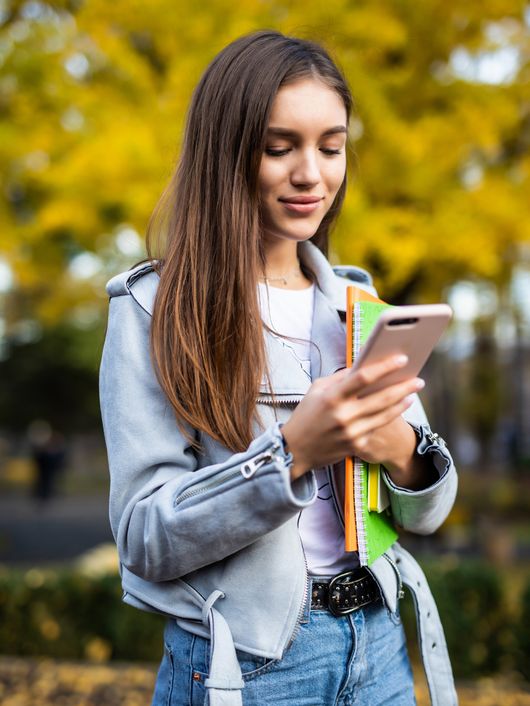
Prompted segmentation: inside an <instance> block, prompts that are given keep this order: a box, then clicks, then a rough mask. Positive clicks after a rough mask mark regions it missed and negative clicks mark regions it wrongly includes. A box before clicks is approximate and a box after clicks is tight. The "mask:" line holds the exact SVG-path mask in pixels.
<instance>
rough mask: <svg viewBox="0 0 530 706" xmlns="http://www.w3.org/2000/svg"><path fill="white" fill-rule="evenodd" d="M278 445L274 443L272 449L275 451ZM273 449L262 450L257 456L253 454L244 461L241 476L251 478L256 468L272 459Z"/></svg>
mask: <svg viewBox="0 0 530 706" xmlns="http://www.w3.org/2000/svg"><path fill="white" fill-rule="evenodd" d="M279 447H280V445H279V444H276V445H275V446H274V447H273V451H277V450H278V449H279ZM273 451H263V452H262V453H260V454H258V455H257V456H254V458H251V459H250V461H246V462H245V463H244V464H243V465H242V466H241V475H242V476H243V478H246V479H247V480H248V479H249V478H252V476H253V475H254V474H255V473H256V471H257V470H259V469H260V468H261V467H262V466H264V465H265V464H266V463H268V462H269V461H272V459H273V458H274V454H273Z"/></svg>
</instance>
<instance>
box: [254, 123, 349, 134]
mask: <svg viewBox="0 0 530 706" xmlns="http://www.w3.org/2000/svg"><path fill="white" fill-rule="evenodd" d="M267 132H268V133H269V135H275V136H277V137H300V133H299V132H297V131H296V130H289V129H288V128H285V127H270V128H269V129H268V130H267ZM343 132H345V133H347V132H348V131H347V129H346V127H344V125H335V127H330V128H329V129H328V130H324V132H323V133H322V134H321V137H325V136H326V135H337V134H339V133H343Z"/></svg>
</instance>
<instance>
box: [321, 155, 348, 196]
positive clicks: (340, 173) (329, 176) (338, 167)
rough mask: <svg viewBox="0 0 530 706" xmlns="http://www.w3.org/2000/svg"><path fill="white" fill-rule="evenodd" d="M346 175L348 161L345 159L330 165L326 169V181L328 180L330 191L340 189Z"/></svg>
mask: <svg viewBox="0 0 530 706" xmlns="http://www.w3.org/2000/svg"><path fill="white" fill-rule="evenodd" d="M345 176H346V161H345V160H341V163H340V164H334V165H330V167H329V169H328V170H327V171H326V182H327V185H328V189H329V191H330V192H334V193H336V192H337V191H338V190H339V189H340V187H341V184H342V182H343V181H344V177H345Z"/></svg>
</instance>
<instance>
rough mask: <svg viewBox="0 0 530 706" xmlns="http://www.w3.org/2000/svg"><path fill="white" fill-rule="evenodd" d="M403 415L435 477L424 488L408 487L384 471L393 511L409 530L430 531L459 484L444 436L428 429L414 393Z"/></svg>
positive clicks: (448, 507) (451, 501)
mask: <svg viewBox="0 0 530 706" xmlns="http://www.w3.org/2000/svg"><path fill="white" fill-rule="evenodd" d="M403 417H404V418H405V420H406V421H407V422H408V423H409V424H410V425H411V426H412V428H413V429H414V431H415V432H416V437H417V439H418V443H417V446H416V452H417V453H419V454H420V455H422V456H424V455H427V456H428V457H429V458H430V460H431V463H432V464H433V465H434V468H435V469H436V472H437V474H438V478H437V479H436V480H435V482H434V483H433V484H431V485H430V486H428V487H427V488H422V489H421V490H410V489H408V488H401V487H399V486H397V485H395V484H394V483H393V482H392V479H391V478H390V476H389V474H388V473H387V472H386V471H384V472H383V478H384V481H385V484H386V486H387V488H388V490H389V495H390V505H391V508H392V515H393V517H394V520H395V521H396V523H397V524H398V525H400V526H401V527H403V528H404V529H406V530H408V531H410V532H415V533H416V534H432V533H433V532H435V531H436V530H437V529H438V528H439V527H440V526H441V525H442V523H443V522H444V521H445V519H446V518H447V515H448V514H449V512H450V511H451V508H452V507H453V504H454V501H455V497H456V491H457V486H458V477H457V474H456V468H455V465H454V463H453V459H452V457H451V454H450V453H449V451H448V449H447V447H446V445H445V442H444V441H443V439H442V438H441V437H439V436H438V435H437V434H434V433H433V432H432V431H431V428H430V426H429V423H428V421H427V417H426V415H425V411H424V409H423V406H422V404H421V402H420V400H419V397H418V396H417V395H415V399H414V404H412V405H411V406H410V407H409V409H408V410H407V411H406V412H405V414H404V415H403Z"/></svg>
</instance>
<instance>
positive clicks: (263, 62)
mask: <svg viewBox="0 0 530 706" xmlns="http://www.w3.org/2000/svg"><path fill="white" fill-rule="evenodd" d="M308 76H310V77H315V78H318V79H319V80H321V81H323V82H324V83H325V84H326V85H328V86H329V87H331V88H332V89H334V90H336V91H337V92H338V93H339V95H340V96H341V98H342V100H343V101H344V105H345V107H346V112H347V116H348V117H349V115H350V112H351V107H352V99H351V95H350V92H349V89H348V86H347V84H346V81H345V79H344V77H343V75H342V74H341V72H340V71H339V69H338V68H337V67H336V65H335V64H334V63H333V61H332V60H331V58H330V56H329V55H328V53H327V52H326V51H325V50H324V49H323V48H322V47H321V46H320V45H318V44H316V43H314V42H311V41H308V40H305V39H298V38H294V37H286V36H284V35H282V34H280V33H279V32H276V31H269V30H264V31H259V32H254V33H252V34H249V35H246V36H243V37H240V38H239V39H236V40H235V41H234V42H232V43H231V44H229V45H228V46H227V47H225V48H224V49H223V50H222V51H221V52H220V53H219V54H218V55H217V56H216V57H215V58H214V59H213V61H212V62H211V63H210V65H209V66H208V67H207V69H206V71H205V72H204V74H203V76H202V78H201V80H200V82H199V84H198V85H197V87H196V89H195V91H194V93H193V97H192V100H191V105H190V108H189V112H188V116H187V121H186V128H185V133H184V139H183V145H182V150H181V155H180V160H179V163H178V165H177V168H176V171H175V173H174V175H173V177H172V179H171V182H170V184H169V186H168V187H167V188H166V190H165V192H164V194H163V195H162V197H161V199H160V201H159V203H158V204H157V206H156V208H155V210H154V212H153V215H152V217H151V219H150V222H149V226H148V233H147V248H148V254H149V257H150V258H151V259H153V261H155V268H156V269H157V270H158V272H159V274H160V283H159V286H158V291H157V296H156V302H155V309H154V313H153V321H152V328H151V355H152V359H153V363H154V366H155V369H156V374H157V377H158V380H159V382H160V385H161V386H162V389H163V390H164V392H165V393H166V395H167V397H168V399H169V401H170V403H171V405H172V407H173V408H174V411H175V415H176V418H177V421H178V423H179V425H180V427H181V429H182V430H183V431H184V433H186V436H187V437H188V438H189V439H190V441H191V442H192V443H193V444H194V445H195V447H196V448H198V447H199V445H198V444H197V442H196V441H195V440H193V439H192V438H191V437H190V433H189V432H186V427H185V425H186V424H189V425H190V426H191V427H192V428H194V429H197V430H200V431H203V432H206V433H207V434H209V435H210V436H211V437H213V438H214V439H217V440H218V441H220V442H221V443H223V444H224V445H225V446H226V447H227V448H229V449H231V450H233V451H242V450H244V449H246V448H247V446H248V445H249V443H250V442H251V440H252V421H253V417H254V414H255V408H256V397H257V394H258V390H259V385H260V380H261V378H262V375H263V374H264V373H265V375H266V373H267V365H266V355H265V348H264V340H263V332H262V323H261V317H260V311H259V305H258V298H257V282H258V277H259V274H260V272H262V271H263V267H264V263H265V258H264V253H263V247H262V242H261V238H260V233H261V227H260V213H259V198H258V171H259V167H260V161H261V156H262V154H263V151H264V149H265V135H266V130H267V127H268V123H269V115H270V112H271V107H272V103H273V101H274V98H275V96H276V93H277V92H278V89H279V88H280V86H283V85H286V84H287V83H293V82H294V81H297V80H299V79H301V78H306V77H308ZM345 189H346V182H345V181H344V183H343V184H342V186H341V188H340V189H339V191H338V193H337V196H336V198H335V200H334V203H333V204H332V206H331V208H330V210H329V211H328V212H327V214H326V215H325V217H324V219H323V220H322V222H321V224H320V226H319V228H318V230H317V232H316V233H315V235H314V236H313V237H312V239H311V240H312V241H313V242H314V243H315V244H316V245H317V246H318V247H320V249H321V250H322V251H323V252H324V253H325V254H326V252H327V240H328V232H329V229H330V226H331V224H332V223H333V221H334V220H335V218H336V216H337V214H338V211H339V210H340V207H341V205H342V201H343V199H344V193H345ZM160 253H163V254H162V256H161V257H160Z"/></svg>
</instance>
